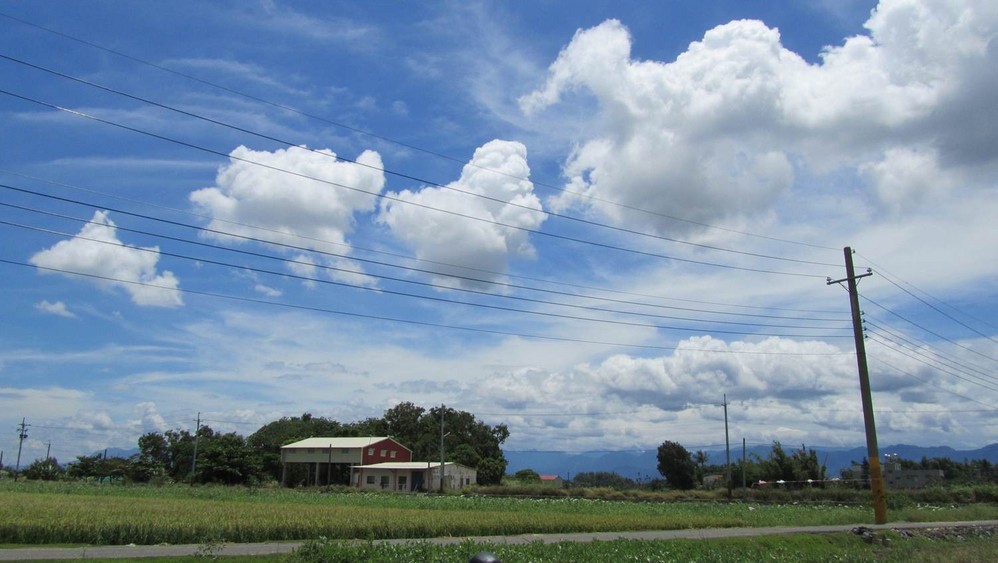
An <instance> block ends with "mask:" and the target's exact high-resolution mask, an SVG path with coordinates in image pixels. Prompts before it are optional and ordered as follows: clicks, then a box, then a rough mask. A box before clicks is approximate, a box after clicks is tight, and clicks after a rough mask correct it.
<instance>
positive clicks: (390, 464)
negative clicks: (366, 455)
mask: <svg viewBox="0 0 998 563" xmlns="http://www.w3.org/2000/svg"><path fill="white" fill-rule="evenodd" d="M456 465H459V464H457V463H454V462H453V461H448V462H447V463H445V464H444V466H445V467H450V466H456ZM427 466H429V467H430V468H431V469H436V468H437V467H440V462H439V461H431V462H428V463H427V462H425V461H386V462H384V463H373V464H371V465H355V466H353V468H354V469H426V467H427ZM462 467H463V466H462ZM468 469H470V467H469V468H468Z"/></svg>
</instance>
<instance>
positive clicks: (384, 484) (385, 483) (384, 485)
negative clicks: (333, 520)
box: [381, 475, 388, 489]
mask: <svg viewBox="0 0 998 563" xmlns="http://www.w3.org/2000/svg"><path fill="white" fill-rule="evenodd" d="M381 488H382V489H387V488H388V475H382V476H381Z"/></svg>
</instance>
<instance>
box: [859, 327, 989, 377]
mask: <svg viewBox="0 0 998 563" xmlns="http://www.w3.org/2000/svg"><path fill="white" fill-rule="evenodd" d="M871 334H875V335H877V336H878V337H879V338H878V342H881V343H882V344H883V343H885V342H884V341H885V340H886V341H887V342H890V343H891V344H893V346H889V347H891V348H892V349H894V350H895V351H897V352H901V353H902V354H903V355H904V356H906V357H907V358H909V359H912V360H916V361H919V362H921V363H923V364H925V365H927V366H929V367H932V368H935V369H937V370H939V371H942V372H943V373H947V374H949V375H952V376H953V377H957V378H959V379H962V380H964V381H966V382H967V383H973V384H975V385H980V386H982V387H986V388H988V389H991V390H992V391H998V387H995V388H991V387H989V385H998V381H994V378H990V377H987V376H984V377H982V376H979V375H974V374H972V373H968V372H966V371H964V370H962V369H961V368H960V367H954V366H952V365H950V364H948V363H946V362H944V361H942V360H941V359H940V358H938V357H935V356H932V355H930V354H926V353H925V352H923V351H921V350H918V349H917V348H912V347H910V346H908V345H906V344H904V343H903V342H898V341H896V340H893V339H891V338H889V337H886V336H884V335H882V334H880V333H878V332H873V333H871ZM902 349H904V350H907V351H909V352H911V353H910V354H909V353H905V352H902ZM912 354H914V355H912ZM915 356H918V357H917V358H916V357H915ZM950 370H953V371H950ZM957 373H960V374H963V375H965V376H967V377H971V378H973V379H975V380H980V381H971V380H970V379H967V378H966V377H962V376H960V375H958V374H957Z"/></svg>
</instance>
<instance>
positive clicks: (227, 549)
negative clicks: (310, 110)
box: [0, 520, 998, 561]
mask: <svg viewBox="0 0 998 563" xmlns="http://www.w3.org/2000/svg"><path fill="white" fill-rule="evenodd" d="M859 526H863V527H865V528H869V529H871V530H911V529H921V528H957V527H991V528H993V527H998V520H982V521H974V522H895V523H891V524H884V525H880V526H877V525H873V524H851V525H839V526H802V527H773V528H704V529H698V530H648V531H643V532H594V533H582V534H522V535H518V536H476V537H460V538H429V539H425V540H413V539H401V540H379V541H378V543H405V542H411V541H430V542H434V543H440V544H455V543H461V542H464V541H467V540H472V541H476V542H482V543H486V542H488V543H493V544H503V543H505V544H524V543H530V542H535V541H541V542H544V543H558V542H588V541H597V540H598V541H611V540H616V539H632V540H673V539H694V540H696V539H717V538H737V537H753V536H772V535H786V534H829V533H834V532H848V531H850V530H853V529H855V528H857V527H859ZM299 545H301V542H285V543H228V544H221V545H220V546H217V549H213V550H212V551H211V554H212V555H268V554H274V553H291V552H292V551H294V550H295V549H296V548H297V547H298V546H299ZM203 549H204V546H200V545H197V544H189V545H108V546H88V547H25V548H12V549H0V561H33V560H39V559H70V560H79V559H97V558H102V559H139V558H142V557H171V556H174V557H179V556H185V555H195V554H197V553H198V552H199V551H200V550H203Z"/></svg>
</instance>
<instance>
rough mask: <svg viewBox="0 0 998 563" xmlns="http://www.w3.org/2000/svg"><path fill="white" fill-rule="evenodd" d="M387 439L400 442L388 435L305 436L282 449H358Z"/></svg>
mask: <svg viewBox="0 0 998 563" xmlns="http://www.w3.org/2000/svg"><path fill="white" fill-rule="evenodd" d="M385 440H391V441H393V442H395V443H396V444H399V443H398V442H396V441H395V440H394V439H392V438H389V437H388V436H362V437H360V438H336V437H333V438H305V439H304V440H299V441H297V442H294V443H292V444H288V445H286V446H281V449H282V450H283V449H284V448H333V449H336V448H349V449H356V448H366V447H367V446H373V445H375V444H378V443H380V442H384V441H385ZM399 445H400V446H402V444H399ZM402 447H403V448H405V446H402ZM405 449H407V450H408V449H409V448H405ZM410 451H411V450H410Z"/></svg>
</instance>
